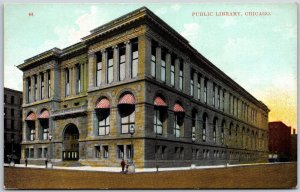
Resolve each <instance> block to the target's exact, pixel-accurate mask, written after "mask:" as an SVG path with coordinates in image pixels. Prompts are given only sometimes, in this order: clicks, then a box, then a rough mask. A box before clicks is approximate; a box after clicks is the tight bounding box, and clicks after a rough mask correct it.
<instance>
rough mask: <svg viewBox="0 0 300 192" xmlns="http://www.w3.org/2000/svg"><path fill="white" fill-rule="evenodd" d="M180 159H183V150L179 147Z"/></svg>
mask: <svg viewBox="0 0 300 192" xmlns="http://www.w3.org/2000/svg"><path fill="white" fill-rule="evenodd" d="M180 159H184V148H183V147H180Z"/></svg>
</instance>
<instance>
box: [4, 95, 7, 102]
mask: <svg viewBox="0 0 300 192" xmlns="http://www.w3.org/2000/svg"><path fill="white" fill-rule="evenodd" d="M4 103H7V95H4Z"/></svg>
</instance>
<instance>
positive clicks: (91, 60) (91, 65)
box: [87, 53, 103, 89]
mask: <svg viewBox="0 0 300 192" xmlns="http://www.w3.org/2000/svg"><path fill="white" fill-rule="evenodd" d="M102 58H103V56H102ZM102 65H103V64H102ZM102 68H103V66H102ZM95 73H96V54H95V53H89V55H88V73H87V76H88V77H89V78H87V81H88V82H87V85H88V89H91V88H93V87H95V86H96V75H95Z"/></svg>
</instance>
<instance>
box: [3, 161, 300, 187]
mask: <svg viewBox="0 0 300 192" xmlns="http://www.w3.org/2000/svg"><path fill="white" fill-rule="evenodd" d="M296 183H297V165H296V163H288V164H286V163H285V164H271V165H253V166H245V167H229V168H218V169H201V170H181V171H168V172H159V173H135V174H131V175H125V174H121V173H109V172H91V171H74V170H50V169H32V168H31V169H30V168H17V167H14V168H11V167H5V168H4V185H5V188H6V189H12V188H13V189H171V188H178V189H207V188H214V189H224V188H226V189H232V188H248V189H249V188H256V189H257V188H261V189H262V188H295V186H296V185H297V184H296Z"/></svg>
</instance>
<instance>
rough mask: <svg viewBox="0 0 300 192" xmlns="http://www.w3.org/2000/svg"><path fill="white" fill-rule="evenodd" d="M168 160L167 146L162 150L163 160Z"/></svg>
mask: <svg viewBox="0 0 300 192" xmlns="http://www.w3.org/2000/svg"><path fill="white" fill-rule="evenodd" d="M166 158H167V146H162V148H161V159H166Z"/></svg>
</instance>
